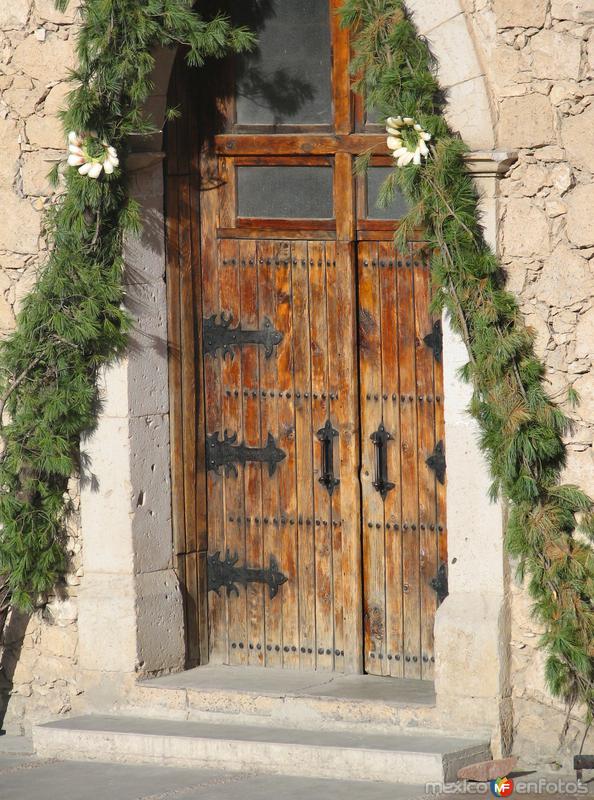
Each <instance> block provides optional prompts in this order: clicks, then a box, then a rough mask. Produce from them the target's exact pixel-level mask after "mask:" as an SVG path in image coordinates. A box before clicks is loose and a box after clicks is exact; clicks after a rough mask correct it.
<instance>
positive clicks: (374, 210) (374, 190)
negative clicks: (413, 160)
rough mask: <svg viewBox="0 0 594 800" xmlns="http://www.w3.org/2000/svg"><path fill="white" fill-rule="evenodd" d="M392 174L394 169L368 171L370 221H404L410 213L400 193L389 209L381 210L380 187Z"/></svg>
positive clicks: (378, 168)
mask: <svg viewBox="0 0 594 800" xmlns="http://www.w3.org/2000/svg"><path fill="white" fill-rule="evenodd" d="M391 172H392V167H369V169H368V170H367V218H368V219H402V217H404V216H406V213H407V212H408V204H407V202H406V200H405V199H404V197H403V196H402V195H401V194H400V192H397V194H396V195H395V197H394V202H393V203H392V205H391V206H390V207H389V208H379V206H378V205H377V197H378V194H379V190H380V186H381V185H382V183H383V182H384V181H385V180H386V178H387V177H388V175H390V173H391Z"/></svg>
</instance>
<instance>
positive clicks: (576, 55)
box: [530, 30, 582, 81]
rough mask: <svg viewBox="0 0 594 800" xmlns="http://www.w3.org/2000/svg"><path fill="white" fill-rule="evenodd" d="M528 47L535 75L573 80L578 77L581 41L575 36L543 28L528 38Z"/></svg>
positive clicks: (551, 78) (550, 78)
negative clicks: (530, 51)
mask: <svg viewBox="0 0 594 800" xmlns="http://www.w3.org/2000/svg"><path fill="white" fill-rule="evenodd" d="M530 47H531V50H532V71H533V73H534V75H535V77H537V78H542V79H548V80H574V81H575V80H577V79H578V78H579V75H580V63H581V60H582V43H581V41H580V40H579V39H577V38H576V37H575V36H571V34H569V33H560V32H558V31H552V30H544V31H540V33H537V34H536V35H535V36H533V37H532V38H531V39H530Z"/></svg>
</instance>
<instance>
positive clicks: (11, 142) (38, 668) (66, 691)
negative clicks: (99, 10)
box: [0, 0, 82, 732]
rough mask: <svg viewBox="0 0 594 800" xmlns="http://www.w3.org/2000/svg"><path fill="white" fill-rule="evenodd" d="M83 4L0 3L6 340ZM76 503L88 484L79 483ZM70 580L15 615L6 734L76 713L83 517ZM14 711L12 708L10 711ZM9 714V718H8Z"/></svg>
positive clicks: (5, 686) (37, 230) (8, 640)
mask: <svg viewBox="0 0 594 800" xmlns="http://www.w3.org/2000/svg"><path fill="white" fill-rule="evenodd" d="M75 5H76V4H75V3H71V7H72V9H71V10H70V11H68V12H67V13H65V14H62V13H59V12H57V11H56V10H55V8H54V3H53V0H35V2H33V1H32V0H2V2H0V336H1V335H5V334H6V333H7V332H9V331H11V330H12V329H13V327H14V321H15V313H16V312H17V311H18V309H19V306H20V303H21V301H22V299H23V297H24V296H25V295H26V294H27V292H28V291H29V289H30V288H31V286H32V285H33V284H34V282H35V278H36V273H37V269H38V267H39V265H40V263H42V262H43V260H44V258H45V256H46V251H47V242H46V240H45V237H44V231H43V219H42V218H43V209H44V208H45V206H46V205H47V203H49V202H50V194H51V190H50V186H49V184H48V182H47V179H46V176H47V173H48V172H49V170H50V168H51V166H52V164H53V163H54V162H55V161H56V160H57V159H61V158H63V155H64V147H65V145H64V137H63V135H62V130H61V125H60V122H59V120H58V118H57V112H58V111H59V110H60V108H61V107H62V106H63V104H64V98H65V95H66V93H67V91H68V90H69V87H68V85H67V83H65V82H64V80H63V77H64V76H65V75H66V73H67V70H68V68H69V67H71V66H73V64H74V54H73V47H74V42H73V36H72V33H73V27H74V26H73V22H74V15H75V11H74V8H75ZM71 493H72V495H73V498H74V499H75V502H76V497H77V494H78V488H77V486H76V485H75V484H73V486H72V492H71ZM68 552H69V555H70V558H71V568H70V574H69V575H68V576H67V578H66V579H65V581H64V582H63V584H62V585H60V586H59V587H57V589H56V592H55V594H54V595H52V596H50V597H49V598H42V599H46V600H47V601H48V602H47V604H44V605H43V607H40V608H39V610H38V611H36V612H35V613H34V614H33V615H32V616H31V617H24V616H23V615H19V614H13V615H12V617H11V618H9V621H8V623H7V627H6V630H5V645H6V648H5V651H4V654H3V657H2V673H0V728H1V727H4V728H6V729H7V730H9V731H11V732H20V731H21V730H22V729H23V728H27V727H29V726H30V725H31V723H32V722H34V721H35V720H37V719H47V718H49V717H55V716H57V715H59V714H62V713H65V712H67V711H68V710H69V709H70V706H71V702H72V699H73V696H74V695H75V694H76V692H77V691H78V689H77V681H76V664H77V645H78V636H77V623H76V620H77V597H76V596H77V587H78V585H79V583H80V577H81V574H82V560H81V552H80V537H79V536H78V524H77V520H76V519H73V520H72V522H71V525H70V538H69V541H68ZM7 704H8V708H7V709H6V705H7ZM3 717H4V720H3Z"/></svg>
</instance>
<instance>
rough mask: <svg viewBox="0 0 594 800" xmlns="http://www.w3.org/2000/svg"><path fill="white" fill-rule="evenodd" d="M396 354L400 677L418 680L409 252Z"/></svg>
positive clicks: (401, 277)
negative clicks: (401, 614)
mask: <svg viewBox="0 0 594 800" xmlns="http://www.w3.org/2000/svg"><path fill="white" fill-rule="evenodd" d="M398 260H399V263H400V265H401V266H399V267H398V268H397V281H398V323H399V324H398V352H399V368H400V369H399V372H400V463H401V475H402V526H401V527H402V540H403V548H402V550H403V556H402V558H403V562H402V580H403V592H404V654H403V655H404V675H405V677H407V678H420V677H421V663H420V656H421V604H420V586H419V584H420V576H419V519H418V516H419V488H418V466H417V464H418V461H417V459H418V454H417V409H416V402H415V396H416V374H415V320H414V311H413V309H414V283H413V266H412V256H411V252H410V250H408V251H406V252H403V253H400V254H399V259H398Z"/></svg>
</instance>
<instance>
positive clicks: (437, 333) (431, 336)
mask: <svg viewBox="0 0 594 800" xmlns="http://www.w3.org/2000/svg"><path fill="white" fill-rule="evenodd" d="M423 341H424V342H425V344H426V345H427V347H429V348H431V350H433V356H434V358H435V360H436V361H437V362H438V363H439V364H441V356H442V353H443V331H442V328H441V320H440V319H438V320H437V321H436V322H434V323H433V330H432V331H431V333H428V334H427V336H425V338H424V339H423Z"/></svg>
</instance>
